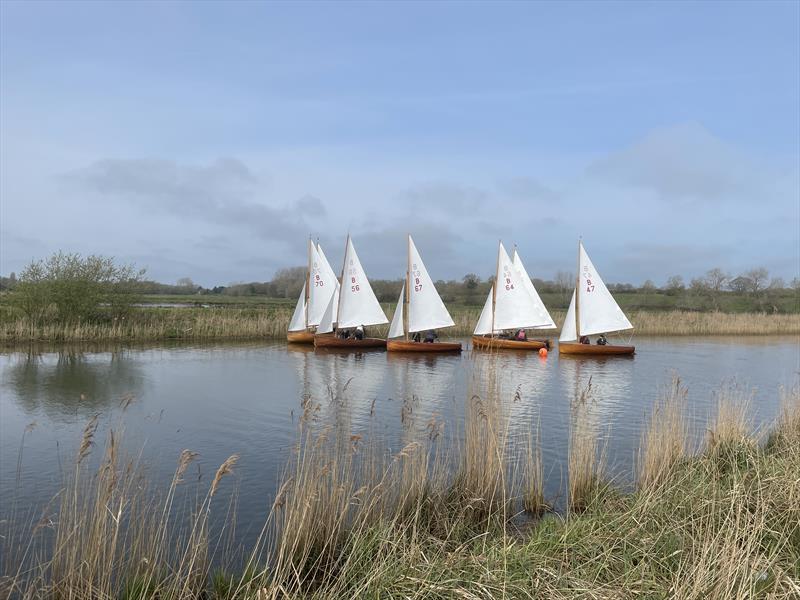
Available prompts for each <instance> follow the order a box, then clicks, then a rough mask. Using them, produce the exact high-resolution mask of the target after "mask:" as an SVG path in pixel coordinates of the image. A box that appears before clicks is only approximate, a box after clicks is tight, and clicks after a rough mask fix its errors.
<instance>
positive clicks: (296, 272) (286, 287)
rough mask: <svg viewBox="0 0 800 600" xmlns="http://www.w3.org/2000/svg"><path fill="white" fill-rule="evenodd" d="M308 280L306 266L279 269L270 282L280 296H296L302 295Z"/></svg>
mask: <svg viewBox="0 0 800 600" xmlns="http://www.w3.org/2000/svg"><path fill="white" fill-rule="evenodd" d="M305 281H306V267H290V268H288V269H279V270H278V271H277V272H276V273H275V277H273V278H272V281H271V282H270V284H271V286H272V291H273V294H274V295H275V296H277V297H279V298H295V297H297V296H299V295H300V290H302V289H303V284H304V283H305Z"/></svg>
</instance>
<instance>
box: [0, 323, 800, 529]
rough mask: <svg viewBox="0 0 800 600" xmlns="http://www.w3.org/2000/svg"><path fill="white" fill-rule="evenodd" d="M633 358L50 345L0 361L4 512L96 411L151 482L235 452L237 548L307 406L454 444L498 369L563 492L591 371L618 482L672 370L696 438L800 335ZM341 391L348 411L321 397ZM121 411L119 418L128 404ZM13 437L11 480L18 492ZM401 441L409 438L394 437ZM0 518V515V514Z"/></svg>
mask: <svg viewBox="0 0 800 600" xmlns="http://www.w3.org/2000/svg"><path fill="white" fill-rule="evenodd" d="M636 344H637V351H638V352H637V354H636V356H635V357H633V358H615V359H576V358H571V359H568V358H563V359H559V357H558V355H557V353H555V352H554V353H552V354H551V355H550V356H549V357H548V358H547V359H540V358H539V357H538V356H537V355H536V354H528V353H501V354H496V355H487V354H484V353H478V352H475V353H473V352H464V353H463V354H462V355H461V356H425V357H419V356H401V355H395V354H391V355H390V354H387V353H385V352H371V353H364V354H339V353H322V352H315V351H314V350H313V349H309V348H302V347H301V348H295V349H293V348H287V346H286V344H284V343H260V344H239V345H213V346H186V345H182V346H180V345H179V346H160V347H146V348H135V347H133V348H132V347H112V348H103V347H99V348H61V349H58V350H53V349H38V350H30V351H28V350H25V351H6V352H5V353H2V354H0V373H2V384H0V437H1V439H0V452H1V454H0V513H2V512H3V510H4V509H5V508H7V507H9V506H10V505H11V503H12V498H13V497H14V496H16V497H17V498H18V501H20V502H21V505H23V506H26V507H37V506H42V505H44V504H45V503H46V502H47V501H49V500H50V499H51V498H52V497H53V495H54V494H55V493H56V492H57V491H58V489H59V486H60V483H61V477H62V474H61V473H62V468H63V466H64V465H66V464H68V463H69V462H70V461H71V460H72V457H73V456H74V451H75V448H76V446H77V442H78V440H79V438H80V435H81V431H82V429H83V427H84V425H85V424H86V422H87V420H88V419H89V418H90V417H91V416H92V415H94V414H97V413H100V422H101V426H100V429H99V431H98V436H97V440H98V441H99V442H101V443H102V441H103V439H104V437H105V434H106V432H107V430H108V429H109V428H114V429H115V430H120V429H124V440H125V444H126V446H127V447H128V448H130V449H132V450H136V451H139V450H141V449H142V448H144V450H143V453H142V455H143V460H144V462H145V463H146V464H147V465H148V468H149V469H150V472H151V474H152V476H153V477H154V478H155V479H166V478H168V477H169V476H170V475H171V473H172V472H173V470H174V468H175V463H176V459H177V457H178V455H179V453H180V451H181V450H182V449H184V448H189V449H191V450H194V451H197V452H199V453H200V460H199V470H200V471H199V473H200V474H201V475H202V476H203V477H204V478H205V479H206V480H207V479H210V477H211V476H213V473H214V471H215V469H216V468H217V466H218V465H219V464H220V463H221V462H222V461H223V460H225V458H227V457H228V456H229V455H231V454H233V453H239V454H240V455H241V459H240V462H239V465H238V467H237V469H236V476H235V478H233V479H232V480H231V481H228V482H226V486H227V489H228V490H230V489H232V488H234V487H235V488H238V494H239V509H238V514H239V516H240V519H241V521H242V523H243V526H242V527H241V534H240V535H241V537H242V541H245V542H246V541H247V538H248V536H251V535H254V533H253V532H254V531H256V530H257V529H258V528H259V526H260V525H261V523H262V522H263V519H264V516H265V515H266V513H267V510H268V507H269V506H270V503H271V501H272V498H273V494H274V492H275V489H276V480H277V478H278V476H279V474H280V472H281V469H282V466H283V464H284V463H285V460H286V457H287V454H288V451H289V447H290V445H291V443H292V440H293V436H294V432H295V430H296V425H297V416H298V414H299V413H300V403H301V400H302V399H303V398H304V397H310V398H311V399H313V400H315V401H318V402H320V404H321V406H322V408H321V411H320V418H321V419H322V420H323V421H324V420H326V419H333V418H334V417H336V418H337V419H338V420H339V422H344V423H346V426H347V427H349V429H350V431H351V433H352V434H364V433H365V432H366V431H367V429H368V428H373V430H374V429H375V428H376V427H378V428H380V431H382V434H383V435H384V436H385V438H386V439H387V440H388V442H389V444H390V445H392V446H393V447H395V448H397V447H399V446H401V445H402V444H403V440H404V439H405V438H404V437H403V436H404V434H403V428H402V426H401V418H400V417H401V407H402V405H403V403H404V402H406V403H410V404H411V405H413V411H414V412H413V415H414V423H415V425H414V426H415V427H416V428H417V429H418V430H420V431H423V430H424V428H425V425H426V424H427V423H428V422H429V421H430V419H431V418H435V419H437V421H440V422H444V423H445V430H446V431H447V432H449V435H451V436H457V435H458V429H459V424H460V423H461V422H462V421H463V414H464V406H465V403H466V402H467V401H468V399H469V398H470V397H471V396H472V394H481V393H483V392H484V391H485V389H486V383H487V379H488V376H487V373H489V372H490V371H491V372H493V373H494V374H495V377H496V380H497V384H498V385H499V386H500V388H501V392H502V398H503V400H504V402H505V405H506V407H507V412H508V415H509V427H510V430H511V433H512V435H515V436H524V437H525V438H526V439H527V435H528V432H529V431H530V430H531V428H532V427H535V425H536V423H537V422H538V423H540V424H541V430H542V446H543V453H544V461H545V471H546V473H547V474H548V494H549V495H550V496H551V497H552V496H556V495H558V494H559V490H560V489H561V486H562V483H563V481H562V480H563V475H562V474H563V473H565V469H564V459H565V455H566V448H567V433H568V426H569V417H570V401H571V399H573V398H574V397H575V395H576V393H577V392H578V391H579V390H580V389H582V388H583V387H584V386H585V385H586V383H587V382H588V381H589V379H590V378H591V380H592V386H593V389H594V398H595V404H594V405H593V407H594V409H593V415H594V417H593V418H594V420H595V425H596V427H598V428H599V429H601V430H602V431H603V432H604V433H607V434H608V436H609V447H608V456H609V464H610V467H611V470H612V472H613V473H614V474H616V476H617V477H618V478H619V481H620V482H624V481H626V480H627V479H629V474H630V472H631V465H632V461H633V457H634V455H635V452H636V448H637V447H638V441H639V437H640V434H641V427H642V423H643V422H644V421H645V419H646V416H647V413H648V411H649V410H650V408H651V406H652V403H653V400H654V399H655V398H656V396H657V394H658V391H659V388H660V387H663V386H665V385H667V384H668V383H669V381H670V379H671V376H672V374H673V372H674V373H677V374H679V375H680V376H681V378H682V379H683V381H684V382H685V383H686V385H687V386H688V388H689V410H690V414H691V418H692V423H693V427H694V429H695V431H696V432H698V433H701V432H702V431H703V428H704V426H705V424H706V422H707V419H708V417H709V415H710V414H711V413H712V412H713V408H714V405H715V404H714V403H715V399H714V391H715V390H718V389H719V388H720V385H721V384H723V383H731V382H732V381H735V382H736V383H737V384H738V385H739V386H740V387H742V388H745V389H748V390H749V389H752V390H753V394H754V396H753V400H752V403H751V409H752V410H751V413H752V419H753V424H754V426H755V427H758V426H761V425H764V424H767V423H769V421H770V420H771V419H773V418H774V416H775V415H776V413H777V409H778V402H779V400H778V388H779V387H780V386H781V385H783V386H790V385H792V384H793V383H795V382H797V380H798V373H800V347H799V346H798V340H797V339H796V338H761V339H759V338H753V339H726V338H713V339H687V338H679V339H675V338H664V339H658V338H652V339H638V340H636ZM337 394H338V395H339V396H343V397H346V398H347V402H346V404H345V405H344V406H342V405H341V404H339V403H331V402H330V401H329V399H330V397H331V396H332V395H337ZM131 396H132V397H133V398H134V401H133V403H132V404H131V405H130V406H129V407H128V408H127V410H126V411H125V412H124V414H123V412H122V409H121V408H120V405H121V404H122V403H124V401H125V398H128V397H131ZM31 423H35V425H34V426H33V429H32V431H30V432H29V433H27V434H26V435H25V438H24V447H23V450H22V469H21V480H20V484H19V485H17V484H16V483H15V479H16V473H17V464H18V457H19V454H20V447H21V442H22V438H23V431H24V430H25V428H26V426H28V425H29V424H31ZM405 435H406V437H407V434H405ZM0 518H2V515H0Z"/></svg>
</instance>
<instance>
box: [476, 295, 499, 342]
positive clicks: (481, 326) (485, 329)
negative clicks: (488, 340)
mask: <svg viewBox="0 0 800 600" xmlns="http://www.w3.org/2000/svg"><path fill="white" fill-rule="evenodd" d="M493 293H494V289H493V288H489V295H488V296H487V297H486V302H484V304H483V310H482V311H481V316H480V318H479V319H478V324H477V325H475V331H474V332H473V333H474V334H475V335H486V334H487V333H492V294H493Z"/></svg>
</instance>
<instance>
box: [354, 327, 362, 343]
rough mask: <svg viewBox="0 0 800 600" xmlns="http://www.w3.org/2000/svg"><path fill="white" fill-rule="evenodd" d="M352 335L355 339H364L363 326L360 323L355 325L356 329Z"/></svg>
mask: <svg viewBox="0 0 800 600" xmlns="http://www.w3.org/2000/svg"><path fill="white" fill-rule="evenodd" d="M353 337H355V338H356V339H357V340H363V339H364V328H363V327H362V326H361V325H359V326H358V327H356V331H355V333H354V334H353Z"/></svg>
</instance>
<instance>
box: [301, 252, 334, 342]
mask: <svg viewBox="0 0 800 600" xmlns="http://www.w3.org/2000/svg"><path fill="white" fill-rule="evenodd" d="M309 255H310V256H309V258H310V263H309V265H308V270H309V277H308V285H309V289H308V325H309V327H312V326H314V325H319V322H320V321H321V320H322V315H323V314H324V313H325V309H326V308H327V307H328V303H329V302H330V299H331V297H332V296H333V295H334V293H335V292H336V287H337V285H338V283H337V282H336V275H335V274H334V273H333V269H331V266H330V265H329V264H328V260H327V259H326V258H325V254H323V253H322V249H321V248H320V247H319V245H315V244H313V243H312V244H311V247H310V250H309Z"/></svg>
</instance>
